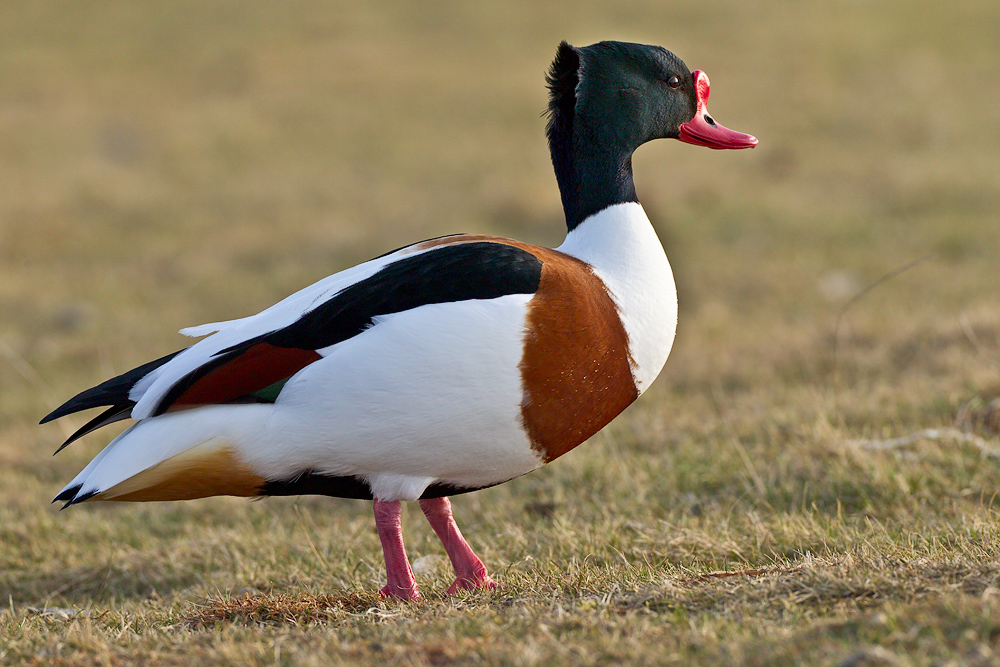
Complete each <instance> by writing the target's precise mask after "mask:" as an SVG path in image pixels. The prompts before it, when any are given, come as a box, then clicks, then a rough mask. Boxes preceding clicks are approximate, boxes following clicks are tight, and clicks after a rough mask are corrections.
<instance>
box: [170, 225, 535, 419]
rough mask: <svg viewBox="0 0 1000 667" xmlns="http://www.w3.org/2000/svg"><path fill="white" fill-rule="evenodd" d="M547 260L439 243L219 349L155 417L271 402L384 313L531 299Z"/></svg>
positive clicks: (497, 247)
mask: <svg viewBox="0 0 1000 667" xmlns="http://www.w3.org/2000/svg"><path fill="white" fill-rule="evenodd" d="M541 273H542V261H541V260H540V259H539V258H538V257H536V256H535V255H534V254H532V253H531V252H529V251H527V250H524V249H522V248H517V247H514V246H511V245H507V244H505V243H500V242H493V241H482V242H468V243H456V244H454V245H442V246H440V247H437V248H434V249H433V250H429V251H427V252H424V253H421V254H419V255H414V256H411V257H404V258H402V259H400V260H399V261H397V262H393V263H392V264H389V265H387V266H385V267H383V268H382V269H380V270H379V271H378V272H376V273H375V274H373V275H372V276H370V277H368V278H366V279H364V280H361V281H358V282H356V283H354V284H353V285H350V286H348V287H346V288H344V289H343V290H341V291H340V292H338V293H337V294H336V295H335V296H333V297H332V298H330V299H328V300H327V301H325V302H323V303H321V304H319V305H318V306H316V307H315V308H313V309H312V310H309V311H308V312H306V313H304V314H303V315H302V316H301V317H300V318H299V319H298V320H296V321H295V322H293V323H292V324H289V325H288V326H286V327H283V328H281V329H277V330H275V331H272V332H269V333H266V334H263V335H260V336H256V337H254V338H251V339H249V340H246V341H243V342H242V343H239V344H237V345H233V346H231V347H229V348H226V349H225V350H222V351H220V352H219V353H218V354H217V355H216V356H215V357H214V358H213V359H212V360H211V361H209V362H208V363H206V364H203V365H202V366H200V367H199V368H197V369H195V370H194V371H192V372H191V373H189V374H188V375H187V376H185V377H184V378H183V379H181V380H180V381H179V382H178V383H177V384H176V385H174V387H172V388H171V389H170V390H169V391H168V392H167V393H166V394H165V395H164V397H163V399H162V400H161V401H160V404H159V406H158V407H157V409H156V411H155V413H154V414H157V415H158V414H163V413H165V412H170V411H172V410H178V409H183V408H187V407H193V406H196V405H206V404H211V403H233V402H274V401H275V400H276V399H277V396H278V394H279V393H280V391H281V387H282V386H283V385H284V382H286V381H287V380H288V379H289V378H290V377H291V376H292V375H294V374H295V373H297V372H298V371H299V370H301V369H302V368H304V367H305V366H308V365H309V364H311V363H313V362H314V361H316V360H318V359H320V358H321V355H320V354H319V353H318V352H317V351H316V350H320V349H323V348H325V347H329V346H331V345H336V344H337V343H341V342H343V341H346V340H348V339H350V338H352V337H354V336H357V335H358V334H360V333H361V332H363V331H364V330H366V329H368V328H369V327H372V326H374V325H375V323H376V321H375V318H376V317H378V316H380V315H390V314H392V313H400V312H404V311H407V310H410V309H413V308H417V307H419V306H424V305H429V304H435V303H450V302H455V301H466V300H470V299H495V298H499V297H501V296H505V295H508V294H534V292H535V291H536V290H537V289H538V284H539V281H540V280H541Z"/></svg>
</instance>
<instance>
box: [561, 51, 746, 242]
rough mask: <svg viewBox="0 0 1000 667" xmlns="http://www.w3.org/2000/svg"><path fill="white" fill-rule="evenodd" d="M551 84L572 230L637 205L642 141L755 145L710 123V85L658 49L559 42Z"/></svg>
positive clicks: (744, 136)
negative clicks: (610, 210) (635, 175)
mask: <svg viewBox="0 0 1000 667" xmlns="http://www.w3.org/2000/svg"><path fill="white" fill-rule="evenodd" d="M548 84H549V94H550V97H549V124H548V128H547V133H548V137H549V148H550V150H551V152H552V161H553V165H554V166H555V170H556V177H557V179H558V180H559V186H560V190H561V193H562V196H563V206H564V207H565V209H566V219H567V224H568V225H569V226H570V229H572V228H573V227H575V226H576V225H577V224H579V223H580V222H582V221H583V220H584V219H585V218H586V217H587V216H589V215H592V214H593V213H596V212H597V211H599V210H601V209H603V208H605V207H606V206H609V205H611V204H615V203H621V202H624V201H636V198H635V189H634V185H633V182H632V162H631V157H632V153H633V152H634V151H635V149H636V148H638V147H639V146H641V145H642V144H644V143H646V142H647V141H652V140H653V139H667V138H671V139H679V140H681V141H684V142H686V143H692V144H696V145H699V146H707V147H709V148H752V147H753V146H755V145H756V144H757V140H756V139H755V138H754V137H752V136H750V135H748V134H742V133H740V132H734V131H732V130H728V129H726V128H724V127H722V126H721V125H719V124H718V123H716V122H715V120H714V119H712V117H711V116H710V115H709V114H708V110H707V108H706V103H707V101H708V92H709V83H708V77H707V76H706V75H705V74H704V72H700V71H696V72H693V73H692V72H691V70H689V69H688V68H687V65H685V64H684V62H683V61H682V60H681V59H680V58H678V57H677V56H675V55H674V54H672V53H671V52H670V51H667V50H666V49H664V48H663V47H660V46H648V45H645V44H631V43H627V42H599V43H597V44H592V45H590V46H585V47H581V48H577V47H573V46H570V45H569V44H567V43H566V42H563V43H562V44H560V45H559V49H558V51H557V53H556V58H555V60H554V61H553V63H552V67H551V69H550V70H549V75H548Z"/></svg>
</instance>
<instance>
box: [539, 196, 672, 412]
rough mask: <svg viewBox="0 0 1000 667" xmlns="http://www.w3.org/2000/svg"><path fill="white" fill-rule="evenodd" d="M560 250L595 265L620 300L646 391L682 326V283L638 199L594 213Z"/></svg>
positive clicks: (638, 374) (636, 370)
mask: <svg viewBox="0 0 1000 667" xmlns="http://www.w3.org/2000/svg"><path fill="white" fill-rule="evenodd" d="M558 250H560V251H562V252H564V253H566V254H567V255H572V256H573V257H576V258H578V259H581V260H583V261H584V262H587V263H588V264H590V265H591V266H592V267H593V268H594V272H595V273H596V274H597V275H598V277H599V278H601V280H603V281H604V284H605V285H607V287H608V290H609V291H610V292H611V296H612V297H613V298H614V300H615V303H616V304H617V305H618V309H619V314H620V316H621V319H622V324H624V326H625V332H626V333H627V334H628V339H629V353H630V354H631V356H632V360H633V362H634V365H633V367H632V375H633V377H634V379H635V386H636V388H637V389H638V390H639V393H642V392H643V391H645V390H646V389H647V388H649V385H650V384H652V382H653V380H655V379H656V376H657V375H659V373H660V370H661V369H662V368H663V364H664V363H666V361H667V356H668V355H669V354H670V348H671V346H672V345H673V342H674V334H675V332H676V329H677V288H676V286H675V285H674V275H673V272H671V270H670V263H669V262H668V261H667V256H666V254H665V253H664V252H663V245H662V244H661V243H660V239H659V238H658V237H657V236H656V231H655V230H654V229H653V226H652V225H651V224H650V222H649V218H648V217H646V212H645V211H644V210H643V209H642V206H640V205H639V204H637V203H626V204H616V205H614V206H609V207H608V208H606V209H604V210H602V211H600V212H599V213H596V214H595V215H592V216H590V217H589V218H587V219H586V220H584V221H583V222H582V223H581V224H580V225H579V226H577V227H576V228H575V229H574V230H573V231H571V232H570V233H569V234H567V235H566V240H565V241H564V242H563V244H562V245H561V246H559V248H558Z"/></svg>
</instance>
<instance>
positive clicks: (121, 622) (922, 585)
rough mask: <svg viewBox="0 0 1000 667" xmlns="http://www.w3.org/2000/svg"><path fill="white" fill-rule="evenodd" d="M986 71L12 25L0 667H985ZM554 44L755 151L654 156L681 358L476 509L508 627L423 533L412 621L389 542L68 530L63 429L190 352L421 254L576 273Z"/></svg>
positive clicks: (989, 128)
mask: <svg viewBox="0 0 1000 667" xmlns="http://www.w3.org/2000/svg"><path fill="white" fill-rule="evenodd" d="M998 32H1000V7H998V5H997V4H996V3H995V2H992V1H987V0H969V1H967V2H962V3H950V4H941V3H938V4H933V3H918V4H916V5H913V6H912V7H909V8H908V9H907V15H906V20H901V19H900V9H899V6H898V4H893V3H888V2H866V3H849V2H829V3H818V4H817V3H811V4H802V5H801V6H789V5H788V4H787V3H780V4H778V3H773V4H769V3H746V2H741V3H738V2H724V3H721V4H720V5H718V6H715V7H713V8H712V9H711V11H708V10H707V9H706V7H705V6H704V5H691V6H677V5H675V4H674V3H663V2H652V1H650V2H638V3H629V4H628V5H627V6H623V5H621V3H616V4H613V3H588V4H586V5H584V6H577V7H574V10H573V11H572V12H567V11H566V10H565V9H560V8H556V7H555V6H554V7H551V8H550V7H546V6H542V5H538V3H518V2H514V3H507V4H506V5H503V6H497V7H495V8H494V7H492V6H490V5H487V4H479V5H473V4H469V3H454V2H438V3H420V4H399V5H398V6H394V7H386V6H376V5H371V6H369V5H365V4H358V3H354V4H349V3H336V4H335V5H331V4H330V3H327V2H312V1H310V0H303V1H301V2H293V3H283V4H274V5H267V4H260V5H258V4H248V3H236V2H230V1H227V0H212V1H211V2H199V3H194V2H147V3H141V4H135V5H133V6H122V4H121V3H112V2H91V3H83V4H81V3H71V2H63V1H57V0H53V1H52V2H32V3H28V2H8V3H2V6H0V137H2V138H0V165H3V167H2V178H0V498H2V502H0V601H3V602H5V607H6V609H4V610H3V611H0V663H3V664H35V665H129V664H143V665H190V664H228V665H241V666H242V665H265V664H283V665H291V664H304V665H312V664H315V665H330V664H334V665H336V664H387V665H422V664H432V665H449V664H485V665H534V664H560V663H561V664H577V665H611V664H614V665H618V664H629V663H633V664H678V665H686V664H705V665H718V664H735V665H779V664H829V665H844V666H845V667H847V666H857V665H914V666H916V665H946V664H973V665H988V664H997V662H998V661H1000V622H998V620H997V619H1000V499H998V497H997V491H998V489H1000V461H998V460H997V456H996V455H995V452H997V451H998V450H1000V441H998V431H997V423H998V422H997V400H998V398H1000V305H998V298H997V276H998V275H1000V259H998V258H1000V255H998V253H997V248H998V247H1000V225H997V222H996V217H997V211H1000V150H998V149H1000V104H998V103H997V92H996V91H997V90H1000V70H998V69H997V67H996V49H995V45H996V35H997V34H998ZM563 38H568V39H570V40H571V41H575V42H577V43H587V42H590V41H593V40H596V39H602V38H624V39H632V40H636V41H647V42H655V43H663V44H665V45H666V46H668V47H669V48H672V49H673V50H675V51H676V52H677V53H678V54H679V55H681V57H683V58H685V59H686V61H687V62H688V64H690V65H691V66H693V67H697V68H700V69H704V70H705V71H707V72H708V73H709V74H710V75H711V77H712V83H713V96H712V110H713V113H714V114H715V115H716V116H717V117H718V118H719V119H720V120H721V121H722V122H723V123H724V124H726V125H728V126H730V127H733V128H735V129H739V130H744V131H748V132H752V133H754V134H756V135H757V136H758V137H759V138H760V139H761V145H760V147H759V148H758V149H756V150H754V151H753V152H752V153H751V152H745V153H739V154H732V153H717V152H713V151H703V150H698V149H694V148H692V147H685V146H680V145H677V144H671V143H669V142H661V144H656V145H652V146H649V147H646V148H643V149H642V150H641V151H640V152H639V153H638V154H637V156H636V165H635V170H636V175H637V179H638V183H637V186H638V188H639V193H640V196H641V198H642V199H643V202H644V204H645V205H646V208H647V210H648V211H649V213H650V216H651V218H653V219H654V220H655V221H656V224H657V227H658V230H659V232H660V235H661V238H662V239H663V242H664V245H665V247H666V248H667V251H668V254H669V255H670V257H671V261H672V263H673V265H674V269H675V273H676V276H677V282H678V284H679V287H680V297H681V324H680V330H679V334H678V339H677V343H676V346H675V350H674V353H673V355H672V356H671V359H670V360H669V362H668V364H667V368H666V370H665V372H664V375H663V377H662V378H661V379H660V380H659V381H658V382H657V384H656V385H655V386H654V387H653V388H652V389H651V390H650V391H649V392H648V393H647V394H646V395H645V396H644V397H643V398H642V400H641V401H640V402H639V403H638V404H636V405H635V406H633V407H632V408H630V409H629V410H628V411H627V412H626V414H625V415H623V416H622V418H620V419H619V420H617V421H616V422H615V423H614V424H613V425H612V426H611V427H610V428H609V429H607V430H606V431H605V432H603V433H601V434H599V435H598V436H596V437H595V438H594V439H593V440H592V441H591V442H590V443H588V444H587V445H586V446H584V447H582V448H580V449H579V450H578V451H575V452H573V453H572V454H571V455H569V456H567V457H565V458H564V459H561V460H560V461H559V462H557V463H556V464H554V465H552V466H548V467H546V468H545V469H543V470H540V471H538V472H537V473H535V474H532V475H529V476H527V477H524V478H522V479H519V480H515V481H514V482H511V483H509V484H506V485H503V486H501V487H498V488H495V489H490V490H487V491H484V492H480V493H477V494H472V495H470V496H465V497H460V498H457V499H456V500H455V507H456V513H457V516H458V519H459V521H460V523H461V524H462V527H463V530H464V532H465V533H466V535H467V536H468V537H469V539H470V541H471V542H472V543H473V545H474V546H475V548H476V549H477V550H478V551H479V552H480V555H481V556H482V557H483V558H484V560H485V561H486V562H487V564H488V565H489V566H490V567H491V569H492V570H493V572H494V573H495V575H496V577H497V579H498V580H500V581H501V582H502V584H503V586H502V588H501V589H500V590H499V591H496V592H494V593H489V594H484V593H475V594H465V595H462V596H459V597H456V598H447V597H445V596H443V595H441V591H442V590H444V588H445V587H446V586H447V584H448V583H449V582H450V576H449V572H448V568H447V560H446V559H445V558H444V556H443V555H442V553H441V550H440V545H439V543H438V542H437V540H436V538H435V537H434V536H433V534H432V533H431V531H430V530H429V529H428V527H427V526H426V524H425V523H424V522H423V520H422V517H421V515H420V512H419V510H418V509H415V508H408V509H407V510H406V512H405V514H404V522H405V524H404V525H405V529H406V531H407V541H408V546H409V549H410V552H411V556H412V557H413V558H414V559H419V562H420V564H421V567H420V574H419V575H418V579H419V581H420V584H421V586H422V587H423V591H424V593H425V598H426V599H425V601H424V602H423V603H421V604H418V605H406V604H399V603H396V602H392V601H380V600H378V599H377V598H376V597H375V594H374V591H376V590H377V589H378V587H379V586H380V585H381V577H382V576H383V573H382V563H381V554H380V551H379V546H378V540H377V537H376V535H375V531H374V530H373V525H372V523H373V522H372V518H371V516H370V507H369V506H368V505H367V504H365V503H356V502H350V501H339V500H332V499H324V498H299V499H273V500H268V501H264V502H260V503H247V502H244V501H240V500H235V499H228V498H221V499H210V500H205V501H198V502H192V503H172V504H171V503H167V504H150V505H129V506H100V505H98V506H93V507H91V506H85V507H80V508H75V509H73V510H71V511H67V512H58V511H56V509H55V508H54V507H52V506H50V505H49V504H48V500H49V499H50V498H51V497H52V496H53V495H54V494H55V493H56V492H57V491H58V489H59V488H61V486H62V484H63V483H65V481H66V480H68V479H70V478H71V477H72V475H74V474H75V473H76V472H77V471H78V470H79V469H80V467H81V466H82V465H84V464H85V463H86V462H87V461H88V460H89V458H90V457H91V456H93V454H94V453H96V452H97V451H98V450H99V448H100V447H101V446H103V444H105V443H106V442H107V440H108V438H110V436H111V435H112V434H102V435H95V436H92V437H90V438H88V439H87V440H85V441H84V442H81V443H78V444H75V445H74V446H73V447H71V448H69V449H67V450H66V451H64V452H62V453H61V454H60V455H59V456H58V457H56V458H52V457H51V456H50V455H49V454H50V452H51V451H53V450H54V449H55V447H56V446H57V445H58V443H59V441H60V436H62V435H64V433H63V432H60V427H59V426H47V427H43V428H39V427H38V426H37V425H36V422H37V420H38V418H39V417H40V416H41V415H43V414H45V413H46V412H47V411H48V410H49V409H51V408H52V407H53V406H54V405H57V404H58V403H59V402H60V401H61V400H63V399H65V398H66V397H68V396H70V395H72V394H73V393H74V392H76V391H78V390H79V389H81V388H83V387H85V386H90V385H91V384H93V383H95V382H97V381H99V380H102V379H104V378H105V377H107V376H109V375H111V374H113V373H115V372H119V371H123V370H126V369H127V368H130V367H132V366H134V365H136V364H139V363H142V362H143V361H146V360H148V359H150V358H153V357H156V356H160V355H162V354H164V353H166V352H168V351H170V350H173V349H176V348H177V347H179V346H181V345H183V344H184V342H183V340H182V339H180V338H179V337H178V336H176V335H175V334H174V333H173V332H174V331H176V330H177V329H179V328H181V327H183V326H187V325H191V324H196V323H200V322H204V321H214V320H218V319H225V318H229V317H237V316H240V315H245V314H248V313H251V312H255V311H256V310H259V309H260V308H262V307H264V306H266V305H269V304H270V303H272V302H273V301H274V300H275V299H278V298H280V297H282V296H284V295H285V294H287V293H289V292H290V291H292V290H294V289H296V288H298V287H301V286H303V285H306V284H308V283H310V282H312V281H313V280H316V279H318V278H320V277H322V276H325V275H327V274H329V273H331V272H332V271H334V270H337V269H340V268H344V267H346V266H349V265H350V264H352V263H355V262H357V261H361V260H363V259H366V258H368V257H370V256H372V255H375V254H378V253H381V252H383V251H385V250H387V249H389V248H391V247H396V246H398V245H401V244H403V243H406V242H409V241H416V240H419V239H421V238H426V237H430V236H436V235H440V234H444V233H449V232H454V231H478V232H487V233H500V234H507V235H512V236H517V237H519V238H522V239H525V240H528V241H533V242H541V243H548V244H555V243H558V242H559V240H560V237H561V233H562V229H561V220H560V216H561V213H560V210H559V200H558V195H557V192H556V189H555V184H554V179H553V178H552V175H551V173H550V168H549V165H548V156H547V154H546V150H545V146H544V142H543V140H542V125H543V121H542V119H541V118H540V117H539V112H540V110H541V109H542V108H543V107H544V89H543V85H542V72H543V71H544V69H545V67H546V65H547V63H548V60H549V58H550V57H551V55H552V52H553V49H554V47H555V44H556V43H557V42H558V40H559V39H563ZM928 255H930V256H931V258H930V259H928V260H926V261H924V262H922V263H920V264H919V265H917V266H914V267H913V268H911V269H909V270H907V271H905V272H903V273H901V274H899V275H896V276H895V277H893V278H891V279H890V280H887V281H886V282H884V283H882V284H879V285H878V286H877V287H876V288H875V289H872V290H871V291H870V292H868V293H866V294H865V295H864V296H863V297H862V298H859V299H858V300H857V301H855V302H853V303H849V300H850V299H851V297H852V296H853V295H855V294H857V293H858V292H860V291H861V290H862V289H864V288H865V287H866V286H867V285H871V284H873V283H874V282H875V281H877V280H879V278H880V277H882V276H885V275H887V274H889V273H890V272H892V271H893V270H895V269H897V268H899V267H903V266H905V265H907V264H908V263H909V262H912V261H913V260H916V259H918V258H922V257H925V256H928ZM79 423H81V422H78V423H76V424H65V425H63V426H62V428H63V429H65V430H69V429H72V428H73V427H74V426H76V425H79Z"/></svg>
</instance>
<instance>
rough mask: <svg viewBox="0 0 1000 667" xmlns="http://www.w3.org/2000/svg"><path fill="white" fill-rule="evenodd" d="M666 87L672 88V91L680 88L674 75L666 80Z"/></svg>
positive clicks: (678, 81) (679, 82)
mask: <svg viewBox="0 0 1000 667" xmlns="http://www.w3.org/2000/svg"><path fill="white" fill-rule="evenodd" d="M667 85H668V86H670V87H671V88H673V89H674V90H677V89H678V88H680V87H681V80H680V78H679V77H677V76H676V75H675V76H672V77H670V78H669V79H667Z"/></svg>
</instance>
